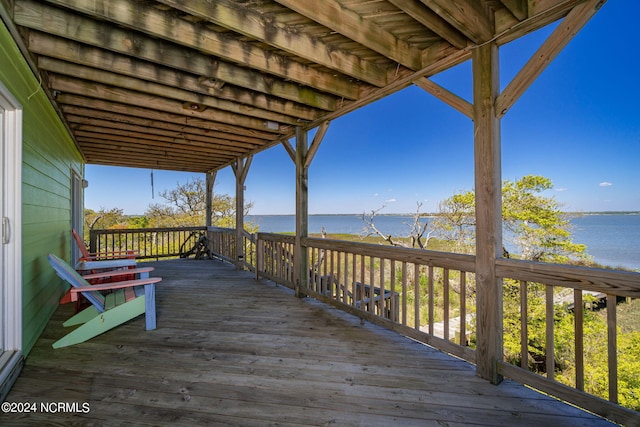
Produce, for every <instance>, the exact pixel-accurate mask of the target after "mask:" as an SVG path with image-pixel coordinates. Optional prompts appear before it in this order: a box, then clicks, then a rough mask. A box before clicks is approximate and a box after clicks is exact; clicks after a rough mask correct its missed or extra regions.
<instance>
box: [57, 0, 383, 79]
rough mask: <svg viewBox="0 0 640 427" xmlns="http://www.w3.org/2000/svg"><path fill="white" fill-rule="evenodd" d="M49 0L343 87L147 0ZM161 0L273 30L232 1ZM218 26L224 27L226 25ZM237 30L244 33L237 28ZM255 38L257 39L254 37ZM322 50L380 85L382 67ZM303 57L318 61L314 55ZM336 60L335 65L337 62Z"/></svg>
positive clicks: (343, 68) (275, 71)
mask: <svg viewBox="0 0 640 427" xmlns="http://www.w3.org/2000/svg"><path fill="white" fill-rule="evenodd" d="M48 2H49V3H53V4H57V5H59V6H63V7H65V8H70V9H72V10H75V11H77V12H81V13H83V14H86V15H88V16H92V17H94V18H96V19H98V20H106V21H110V22H114V23H117V24H119V25H122V26H124V27H127V28H133V29H135V30H136V31H141V32H144V33H146V34H148V35H150V36H153V37H158V38H162V39H164V40H169V41H172V42H173V43H176V44H178V45H181V46H185V47H189V48H192V49H195V50H197V51H200V52H204V53H207V54H210V55H215V56H217V57H220V58H224V59H225V60H226V61H231V62H232V63H240V64H244V65H246V66H247V67H251V68H254V69H256V70H260V71H262V72H266V73H268V74H272V75H276V76H279V77H281V78H283V79H290V80H293V81H296V82H298V83H301V84H306V85H309V86H315V85H312V84H310V81H309V79H310V77H314V78H315V79H316V80H315V81H314V82H315V83H316V84H321V85H323V86H324V87H325V90H328V91H330V89H331V88H330V86H332V85H336V86H345V85H348V84H349V80H348V78H342V79H340V78H336V76H334V75H333V73H327V72H323V71H321V70H317V69H313V68H312V67H308V66H305V65H304V64H302V63H300V62H296V61H295V60H293V58H290V57H284V56H282V55H280V54H278V53H277V52H266V51H265V50H264V49H261V48H259V47H257V46H253V45H251V44H249V43H245V42H242V41H240V40H238V39H235V38H232V37H228V36H224V35H221V34H220V33H219V32H216V31H213V30H210V29H208V28H207V27H206V26H204V25H200V24H198V23H194V22H190V21H188V20H185V19H179V18H178V17H177V15H176V14H174V13H171V11H163V10H160V9H158V8H155V7H152V6H150V5H149V3H145V2H137V1H132V0H48ZM165 3H167V4H169V5H170V6H173V7H176V8H177V9H181V7H184V8H189V9H194V10H189V11H188V13H190V14H193V15H195V16H199V17H204V18H205V19H209V17H213V19H214V21H211V22H216V23H217V24H219V25H222V24H221V23H220V22H219V21H217V19H224V20H225V22H227V19H228V18H230V19H231V20H233V21H234V22H235V21H236V20H237V22H239V23H240V26H241V27H245V28H247V29H250V28H251V29H256V28H260V27H261V26H264V27H262V30H263V34H264V33H265V32H268V33H271V31H272V30H273V28H272V27H271V25H270V23H269V22H268V21H265V20H263V19H262V17H259V15H257V18H256V16H253V17H249V16H247V13H253V14H254V15H256V14H255V13H254V12H250V11H249V12H247V9H245V8H242V7H240V6H238V5H236V4H233V3H227V2H224V3H222V2H221V1H219V0H218V1H216V2H214V3H210V2H202V1H196V2H188V3H186V4H185V5H181V4H172V3H178V2H171V1H167V2H165ZM210 5H213V6H214V7H213V9H214V10H218V11H220V12H219V13H220V14H221V15H219V16H218V13H216V14H215V15H213V14H211V12H213V11H212V10H211V7H210ZM178 6H181V7H178ZM199 9H204V12H203V15H204V16H203V15H201V14H200V13H199ZM227 13H231V15H230V16H228V15H227ZM254 19H260V20H261V21H262V22H256V21H254ZM223 26H225V27H226V25H223ZM278 31H281V30H278ZM240 33H243V32H242V31H240ZM247 35H249V34H247ZM256 38H258V39H259V40H261V38H259V37H256ZM294 38H295V37H294ZM263 39H264V38H263ZM267 39H268V37H267ZM295 39H297V38H295ZM298 43H299V40H293V41H292V46H297V45H298ZM307 47H309V46H301V48H302V49H304V48H307ZM311 49H315V50H314V51H313V56H315V55H317V54H318V53H319V52H320V51H322V50H323V49H322V48H319V46H318V45H317V44H316V45H315V46H313V47H312V48H311ZM325 49H326V55H325V56H326V61H325V62H327V63H329V64H332V65H334V67H331V68H332V69H335V70H337V71H339V72H341V73H342V74H344V75H345V76H350V77H352V78H356V79H359V80H362V81H368V82H369V83H371V84H374V85H376V86H381V85H384V84H385V83H386V80H385V74H384V72H383V70H380V69H379V67H375V64H370V63H367V62H366V61H358V60H357V58H354V57H353V55H352V54H350V53H348V52H337V51H331V49H330V48H328V47H326V48H325ZM285 50H287V49H285ZM292 53H295V52H292ZM307 56H308V54H307ZM301 57H303V58H304V57H305V56H304V55H302V56H301ZM307 59H312V60H313V61H314V62H318V61H317V59H316V58H307ZM336 64H337V65H339V66H336ZM325 65H326V64H325Z"/></svg>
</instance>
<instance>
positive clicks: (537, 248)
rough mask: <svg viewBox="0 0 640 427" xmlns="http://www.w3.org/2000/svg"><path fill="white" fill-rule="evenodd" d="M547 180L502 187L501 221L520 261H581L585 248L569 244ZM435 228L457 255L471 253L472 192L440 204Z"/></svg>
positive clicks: (566, 222)
mask: <svg viewBox="0 0 640 427" xmlns="http://www.w3.org/2000/svg"><path fill="white" fill-rule="evenodd" d="M552 188H553V184H552V183H551V180H550V179H549V178H545V177H542V176H536V175H527V176H525V177H522V178H520V179H519V180H517V181H509V180H506V181H504V182H503V185H502V220H503V225H504V228H505V230H507V232H508V234H509V235H510V236H512V239H513V243H514V244H515V247H516V251H517V253H518V254H519V257H521V258H522V259H528V260H534V261H546V262H567V261H570V260H572V259H576V260H584V259H586V256H585V254H584V252H585V250H586V246H585V245H582V244H576V243H573V242H572V241H571V223H570V222H569V216H568V215H567V214H566V213H564V212H562V211H561V210H560V207H559V205H558V203H557V201H556V200H555V199H554V198H553V197H545V196H543V195H542V194H541V193H542V192H544V191H546V190H550V189H552ZM434 226H435V229H436V230H437V233H438V234H439V235H441V236H443V238H445V239H448V240H450V241H451V242H452V243H453V244H454V246H455V248H454V250H456V251H457V252H463V253H471V252H473V246H474V244H475V231H474V230H475V193H474V192H473V191H467V192H465V193H461V194H454V195H453V196H451V197H449V198H448V199H446V200H444V201H443V202H442V203H440V206H439V212H438V217H437V219H436V221H435V224H434Z"/></svg>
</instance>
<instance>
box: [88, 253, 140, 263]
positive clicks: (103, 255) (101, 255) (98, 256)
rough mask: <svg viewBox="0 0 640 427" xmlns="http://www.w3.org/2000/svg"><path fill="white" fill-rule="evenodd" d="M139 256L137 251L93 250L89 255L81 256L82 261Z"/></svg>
mask: <svg viewBox="0 0 640 427" xmlns="http://www.w3.org/2000/svg"><path fill="white" fill-rule="evenodd" d="M138 256H140V253H139V252H136V251H114V252H91V253H89V255H88V256H81V257H80V261H97V260H99V259H104V258H106V259H112V258H137V257H138Z"/></svg>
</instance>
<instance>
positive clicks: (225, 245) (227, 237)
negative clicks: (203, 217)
mask: <svg viewBox="0 0 640 427" xmlns="http://www.w3.org/2000/svg"><path fill="white" fill-rule="evenodd" d="M207 236H208V239H209V248H210V249H211V252H212V253H213V254H215V255H216V256H218V257H219V258H221V259H223V260H225V261H227V262H230V263H232V264H236V265H237V264H238V263H240V264H241V265H242V266H243V267H244V268H246V269H247V270H250V271H255V266H256V265H257V259H256V236H255V235H254V234H251V233H249V232H247V231H245V230H243V233H242V238H243V250H244V253H243V254H242V259H238V254H237V245H236V239H237V236H236V230H235V229H234V228H223V227H208V229H207Z"/></svg>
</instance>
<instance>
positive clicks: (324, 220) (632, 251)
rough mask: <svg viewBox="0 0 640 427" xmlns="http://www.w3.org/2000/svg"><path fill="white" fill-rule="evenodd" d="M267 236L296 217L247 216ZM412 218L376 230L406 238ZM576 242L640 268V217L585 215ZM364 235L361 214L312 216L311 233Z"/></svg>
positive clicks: (610, 261)
mask: <svg viewBox="0 0 640 427" xmlns="http://www.w3.org/2000/svg"><path fill="white" fill-rule="evenodd" d="M247 219H248V220H249V221H252V222H254V223H256V224H258V225H259V226H260V231H262V232H266V233H285V232H293V231H295V218H294V216H293V215H249V216H248V217H247ZM411 220H412V218H411V217H410V216H399V215H388V216H387V215H383V216H378V217H376V221H375V223H376V227H378V229H380V230H381V231H382V232H384V233H385V234H391V235H394V236H405V235H407V233H408V229H409V228H408V226H407V225H406V223H410V222H411ZM571 222H572V223H573V226H574V228H573V232H572V234H573V241H574V242H575V243H584V244H585V245H587V253H588V254H589V255H591V256H592V257H593V259H594V261H596V262H598V263H600V264H603V265H609V266H612V267H624V268H630V269H640V215H621V214H611V215H600V214H598V215H583V216H580V217H577V218H573V219H572V220H571ZM322 227H324V228H325V230H327V233H348V234H362V233H363V230H364V228H365V223H364V222H363V221H362V217H361V215H311V216H309V232H310V233H320V232H321V230H322Z"/></svg>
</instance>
